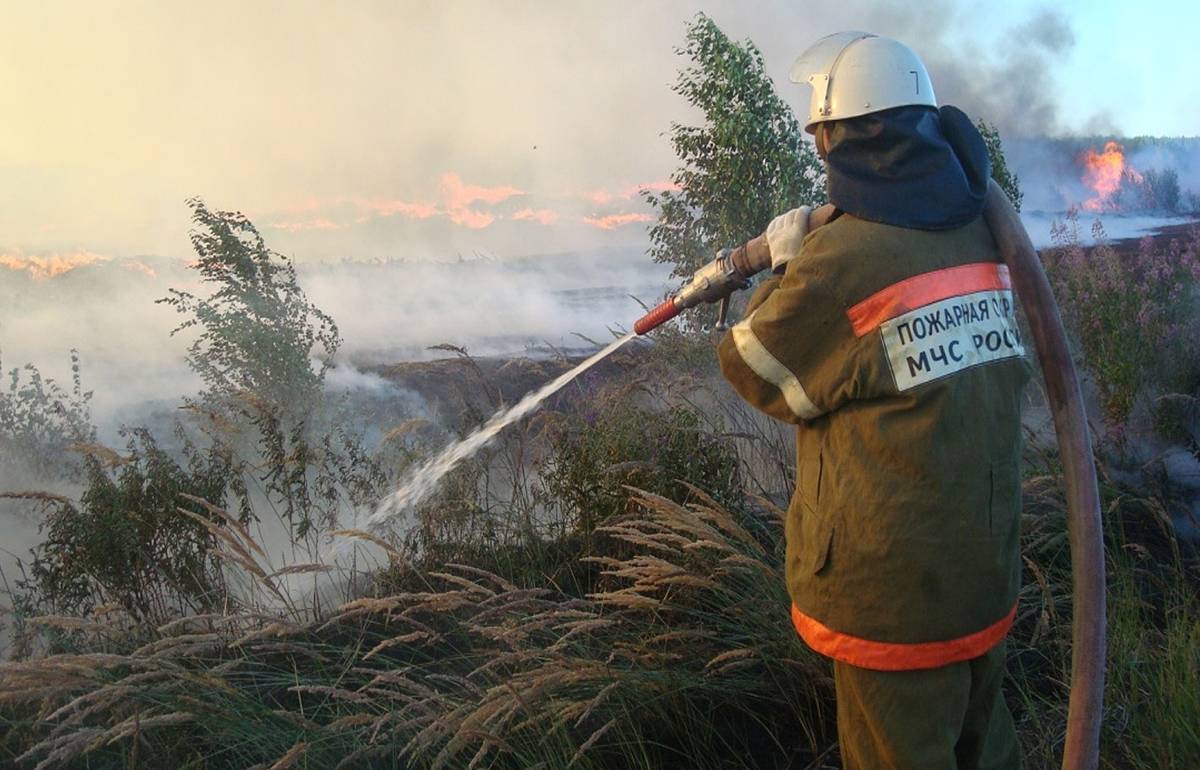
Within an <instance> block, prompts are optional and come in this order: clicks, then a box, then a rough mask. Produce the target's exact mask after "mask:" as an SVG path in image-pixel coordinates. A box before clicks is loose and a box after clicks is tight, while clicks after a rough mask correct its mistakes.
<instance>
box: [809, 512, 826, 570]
mask: <svg viewBox="0 0 1200 770" xmlns="http://www.w3.org/2000/svg"><path fill="white" fill-rule="evenodd" d="M809 515H810V516H811V515H812V514H809ZM813 523H814V525H815V526H813V527H812V528H811V530H810V533H809V537H810V540H809V541H808V542H806V543H805V544H804V546H805V554H804V556H805V558H804V564H803V566H804V570H805V572H806V573H808V574H810V575H820V574H821V573H822V572H824V571H825V568H826V567H828V566H829V552H830V551H831V550H832V549H833V523H832V522H831V521H829V520H828V519H825V518H821V519H818V520H816V521H815V522H813Z"/></svg>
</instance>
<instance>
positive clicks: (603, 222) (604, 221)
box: [583, 214, 654, 230]
mask: <svg viewBox="0 0 1200 770" xmlns="http://www.w3.org/2000/svg"><path fill="white" fill-rule="evenodd" d="M583 221H584V224H589V225H591V226H592V227H598V228H600V229H601V230H612V229H614V228H617V227H620V226H621V225H629V224H633V223H634V222H653V221H654V217H652V216H650V215H649V214H609V215H608V216H606V217H584V218H583Z"/></svg>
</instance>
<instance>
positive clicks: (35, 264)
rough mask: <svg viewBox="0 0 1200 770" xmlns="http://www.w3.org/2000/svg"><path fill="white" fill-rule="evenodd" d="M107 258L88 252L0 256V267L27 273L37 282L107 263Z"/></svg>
mask: <svg viewBox="0 0 1200 770" xmlns="http://www.w3.org/2000/svg"><path fill="white" fill-rule="evenodd" d="M108 259H109V258H108V257H102V256H100V255H99V254H94V253H92V252H90V251H77V252H75V253H73V254H46V255H43V256H39V255H36V254H34V255H30V256H25V255H23V254H0V267H7V268H8V269H9V270H18V271H20V272H25V273H29V274H30V275H32V276H33V277H34V278H36V279H37V280H39V281H44V280H46V279H48V278H54V277H56V276H60V275H62V274H63V273H69V272H71V271H72V270H74V269H76V268H79V267H86V266H87V265H94V264H96V263H97V262H107V261H108Z"/></svg>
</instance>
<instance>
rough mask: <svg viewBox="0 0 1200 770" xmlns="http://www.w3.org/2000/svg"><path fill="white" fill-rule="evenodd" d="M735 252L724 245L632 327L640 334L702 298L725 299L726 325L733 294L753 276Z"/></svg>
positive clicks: (710, 300)
mask: <svg viewBox="0 0 1200 770" xmlns="http://www.w3.org/2000/svg"><path fill="white" fill-rule="evenodd" d="M733 253H734V250H733V249H722V250H721V252H720V253H719V254H717V257H716V259H714V260H713V261H711V262H709V263H708V264H707V265H705V266H704V267H702V268H700V269H699V270H697V271H696V272H695V273H693V274H692V278H691V280H690V281H688V282H687V283H686V284H685V285H684V286H683V288H681V289H680V290H679V291H677V292H676V293H675V294H674V296H671V297H668V298H667V299H666V300H664V301H663V302H662V304H660V305H659V306H658V307H656V308H654V309H653V310H651V311H650V312H649V313H647V314H646V315H644V316H642V317H641V318H640V319H638V321H637V323H635V324H634V325H633V330H634V331H635V332H636V333H637V334H646V333H647V332H649V331H651V330H652V329H655V328H657V327H659V326H661V325H662V324H664V323H666V322H667V321H669V320H671V319H672V318H674V317H675V316H677V315H679V314H680V313H681V312H683V311H684V310H687V309H688V308H690V307H695V306H696V305H699V304H700V303H702V302H720V303H722V304H721V313H720V319H719V320H718V325H719V326H722V327H723V325H724V322H725V315H726V312H727V311H728V309H729V304H728V303H729V297H730V295H732V294H733V292H735V291H737V290H738V289H744V288H746V287H747V286H749V285H750V280H749V279H750V276H749V275H745V274H743V273H742V271H741V270H739V269H738V266H737V265H736V264H735V261H734V259H733ZM751 275H752V274H751Z"/></svg>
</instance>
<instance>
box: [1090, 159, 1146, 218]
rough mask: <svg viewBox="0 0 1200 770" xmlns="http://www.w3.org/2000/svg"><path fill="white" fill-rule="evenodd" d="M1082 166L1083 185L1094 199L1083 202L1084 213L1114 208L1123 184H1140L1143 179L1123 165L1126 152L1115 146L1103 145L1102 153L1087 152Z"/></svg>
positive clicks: (1126, 165) (1128, 166)
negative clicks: (1091, 193) (1128, 182)
mask: <svg viewBox="0 0 1200 770" xmlns="http://www.w3.org/2000/svg"><path fill="white" fill-rule="evenodd" d="M1080 161H1081V162H1082V163H1083V183H1084V185H1085V186H1087V188H1088V189H1089V190H1091V191H1092V192H1093V193H1095V195H1093V196H1092V197H1091V198H1088V199H1087V200H1086V201H1084V202H1083V208H1084V209H1085V210H1086V211H1103V210H1105V209H1110V208H1115V207H1116V202H1115V200H1114V198H1115V196H1116V195H1117V193H1118V192H1119V191H1120V189H1121V185H1122V183H1124V182H1125V181H1126V180H1130V181H1133V182H1136V183H1138V184H1141V183H1142V175H1141V174H1139V173H1138V172H1137V171H1136V170H1135V169H1134V168H1133V167H1132V166H1130V165H1128V164H1127V163H1126V162H1125V148H1124V147H1122V146H1121V145H1119V144H1117V143H1116V142H1108V143H1106V144H1105V145H1104V151H1103V152H1096V151H1095V150H1093V149H1091V148H1088V150H1087V152H1085V153H1084V154H1083V155H1082V156H1080Z"/></svg>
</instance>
